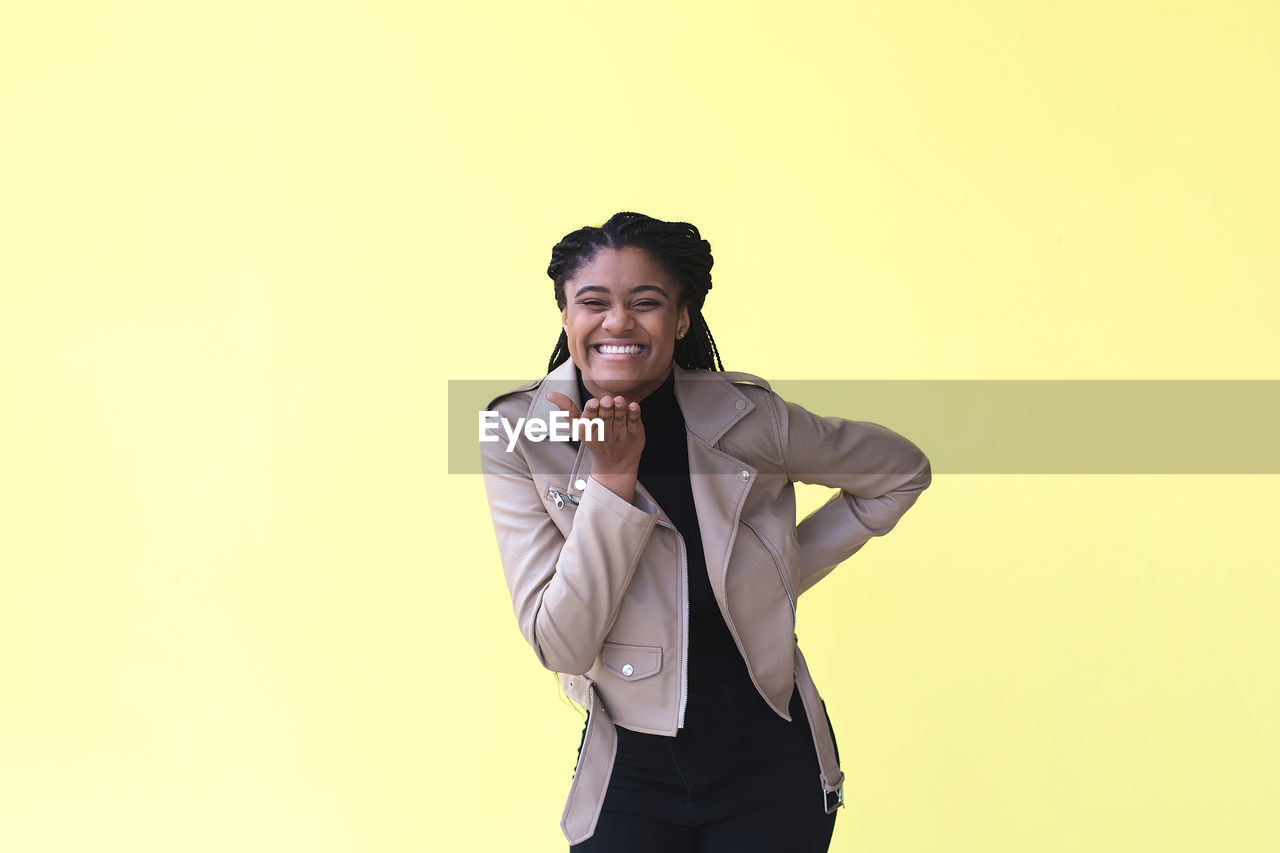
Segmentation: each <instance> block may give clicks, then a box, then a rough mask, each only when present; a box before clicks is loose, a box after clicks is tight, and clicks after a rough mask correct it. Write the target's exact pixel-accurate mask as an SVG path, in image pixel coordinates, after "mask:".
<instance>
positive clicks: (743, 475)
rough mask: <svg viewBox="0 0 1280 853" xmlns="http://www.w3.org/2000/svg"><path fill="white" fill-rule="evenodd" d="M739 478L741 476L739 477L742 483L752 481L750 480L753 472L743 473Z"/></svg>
mask: <svg viewBox="0 0 1280 853" xmlns="http://www.w3.org/2000/svg"><path fill="white" fill-rule="evenodd" d="M738 476H739V477H741V478H742V482H744V483H745V482H747V480H750V479H751V472H750V471H743V472H742V473H740V474H738Z"/></svg>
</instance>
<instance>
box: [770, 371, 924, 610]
mask: <svg viewBox="0 0 1280 853" xmlns="http://www.w3.org/2000/svg"><path fill="white" fill-rule="evenodd" d="M770 399H771V401H772V402H773V405H774V409H775V414H776V416H777V418H778V424H779V428H780V430H781V439H782V446H783V452H784V462H785V465H786V469H787V477H788V479H790V480H795V481H799V482H802V483H818V484H821V485H824V486H831V487H833V488H837V489H839V490H840V491H839V492H837V493H836V494H835V495H833V496H832V497H831V500H829V501H827V502H826V504H824V505H823V506H821V507H819V508H818V509H816V510H814V511H813V512H812V513H810V514H809V516H808V517H806V518H805V519H804V520H803V521H801V522H800V523H799V524H798V525H797V526H796V541H797V543H798V544H799V546H800V565H799V567H798V569H799V578H800V592H804V591H805V590H807V589H809V588H810V587H812V586H813V585H814V584H816V583H817V582H818V581H820V580H822V579H823V578H824V577H826V576H827V574H829V573H830V572H831V570H832V569H834V568H835V567H836V566H837V565H839V564H840V563H842V562H843V561H844V560H846V559H848V558H849V557H851V556H853V554H854V553H856V552H857V551H858V550H859V549H860V548H861V547H862V546H863V545H864V544H866V543H867V541H868V540H869V539H871V537H873V536H883V535H885V534H886V533H888V532H889V531H890V530H892V529H893V528H894V526H895V525H896V524H897V523H898V519H900V518H902V516H903V515H904V514H905V513H906V511H907V510H908V509H910V508H911V505H912V504H914V503H915V502H916V499H917V498H918V497H920V493H921V492H923V491H924V490H925V489H926V488H928V487H929V483H930V482H931V481H932V472H931V470H930V467H929V459H928V458H927V457H926V456H925V455H924V453H923V452H922V451H921V450H920V448H918V447H916V446H915V445H914V444H912V443H911V442H910V441H908V440H907V439H906V438H904V437H902V436H901V435H898V434H897V433H896V432H893V431H892V430H889V429H887V428H885V427H882V426H880V425H879V424H874V423H869V422H866V421H848V420H845V419H843V418H832V417H827V418H824V417H819V416H818V415H815V414H813V413H812V412H810V411H808V410H806V409H804V408H802V407H801V406H798V405H796V404H794V403H788V402H786V401H785V400H783V399H782V398H780V397H778V396H777V395H776V394H775V395H771V398H770Z"/></svg>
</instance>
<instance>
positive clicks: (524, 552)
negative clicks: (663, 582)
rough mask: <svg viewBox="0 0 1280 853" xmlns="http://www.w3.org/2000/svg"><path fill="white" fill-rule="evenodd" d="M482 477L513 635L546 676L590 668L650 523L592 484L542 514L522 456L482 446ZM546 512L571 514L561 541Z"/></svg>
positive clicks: (645, 515)
mask: <svg viewBox="0 0 1280 853" xmlns="http://www.w3.org/2000/svg"><path fill="white" fill-rule="evenodd" d="M481 447H482V456H481V470H482V471H483V473H484V485H485V493H486V495H487V496H488V499H489V512H490V514H491V515H492V517H493V529H494V533H495V534H496V535H497V539H498V551H499V554H500V556H501V558H502V571H503V573H504V574H505V575H506V580H507V588H508V590H509V591H510V593H511V602H512V605H513V606H514V608H515V614H516V620H517V622H518V623H519V626H520V633H521V634H523V635H524V638H525V639H526V640H527V641H528V642H529V644H530V645H531V646H533V650H534V653H535V654H536V655H537V656H538V660H539V661H540V662H541V663H542V665H543V666H545V667H546V668H547V669H550V670H554V671H556V672H564V673H572V674H578V673H582V672H585V671H586V670H588V669H590V668H591V665H592V663H593V662H594V661H595V658H596V655H597V654H598V653H599V651H600V647H601V645H602V643H603V642H604V637H605V636H606V635H607V634H608V632H609V630H610V629H611V628H612V627H613V622H614V620H615V619H616V617H617V613H618V606H619V604H620V603H621V601H622V597H623V595H624V594H625V593H626V591H627V587H628V586H629V585H630V583H631V576H632V574H633V573H634V572H635V568H636V565H637V564H638V563H639V560H640V554H641V552H642V551H643V550H644V547H645V545H646V543H648V541H649V536H650V534H652V533H653V528H654V526H655V524H656V522H657V516H656V515H654V514H651V513H648V512H645V511H644V510H642V509H640V508H638V507H636V506H634V505H633V504H631V503H629V502H627V501H626V500H623V499H622V498H621V497H619V496H618V495H616V494H614V493H613V492H612V491H610V490H609V489H608V488H606V487H605V486H604V485H602V484H601V483H600V482H599V481H597V480H596V479H595V478H594V477H592V478H590V479H589V480H588V481H587V488H586V489H585V490H583V493H582V498H581V503H580V504H579V505H578V506H577V507H576V508H573V506H572V504H566V505H565V507H564V509H556V508H554V507H552V508H550V509H548V506H547V503H546V499H545V498H544V496H543V495H541V494H539V493H538V490H537V487H536V486H535V485H534V482H533V477H532V475H531V474H530V473H529V468H528V465H527V464H526V463H525V461H524V459H523V457H522V456H521V448H520V447H519V446H517V448H516V450H515V451H514V452H510V453H508V452H507V451H506V450H505V449H504V446H503V445H502V444H501V443H497V442H495V443H486V444H483V445H482V446H481ZM550 512H566V513H574V518H573V527H572V529H571V530H570V533H569V535H568V537H566V536H565V535H564V534H562V533H561V532H560V529H559V528H558V527H557V526H556V524H555V522H554V521H552V520H551V516H550V515H549V513H550Z"/></svg>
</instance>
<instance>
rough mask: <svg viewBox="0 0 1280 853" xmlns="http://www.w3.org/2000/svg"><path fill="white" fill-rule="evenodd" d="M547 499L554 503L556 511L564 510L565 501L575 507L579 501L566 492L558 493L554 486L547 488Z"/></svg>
mask: <svg viewBox="0 0 1280 853" xmlns="http://www.w3.org/2000/svg"><path fill="white" fill-rule="evenodd" d="M547 497H549V498H551V499H552V500H553V501H555V502H556V509H564V502H565V501H568V502H569V503H571V504H573V505H574V506H577V505H578V501H579V500H580V499H579V498H575V497H574V496H573V495H571V494H568V493H567V492H562V491H559V490H558V489H556V487H555V486H547Z"/></svg>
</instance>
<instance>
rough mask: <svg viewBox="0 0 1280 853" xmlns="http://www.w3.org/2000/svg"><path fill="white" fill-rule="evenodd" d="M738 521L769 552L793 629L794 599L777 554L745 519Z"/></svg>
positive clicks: (794, 616) (794, 617) (794, 621)
mask: <svg viewBox="0 0 1280 853" xmlns="http://www.w3.org/2000/svg"><path fill="white" fill-rule="evenodd" d="M738 521H741V522H742V523H743V524H744V525H746V527H747V529H748V530H750V531H751V532H752V533H754V534H755V535H756V538H757V539H759V540H760V544H761V545H763V546H764V550H765V551H767V552H769V558H770V559H771V560H773V568H774V569H775V570H776V571H777V572H778V580H780V581H781V582H782V591H783V592H785V593H786V594H787V604H790V605H791V627H792V629H793V630H794V629H795V627H796V600H795V599H794V598H792V597H791V588H790V587H789V586H787V579H786V578H785V577H784V576H783V574H782V564H781V563H779V562H778V555H777V554H775V553H773V549H772V548H770V547H769V543H768V542H765V541H764V537H763V536H761V535H760V533H759V532H758V531H757V530H756V529H755V528H754V527H752V526H751V525H750V524H748V523H747V521H746V520H745V519H741V518H740V519H738Z"/></svg>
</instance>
